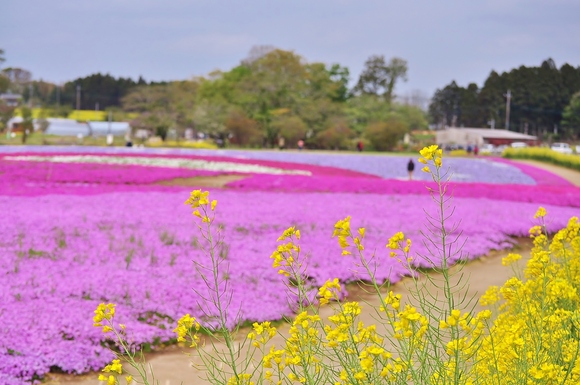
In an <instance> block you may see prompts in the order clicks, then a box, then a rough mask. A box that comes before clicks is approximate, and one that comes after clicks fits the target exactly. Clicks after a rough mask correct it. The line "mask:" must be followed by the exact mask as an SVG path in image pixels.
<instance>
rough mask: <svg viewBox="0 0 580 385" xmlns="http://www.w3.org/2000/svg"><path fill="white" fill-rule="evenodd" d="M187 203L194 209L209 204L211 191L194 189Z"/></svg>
mask: <svg viewBox="0 0 580 385" xmlns="http://www.w3.org/2000/svg"><path fill="white" fill-rule="evenodd" d="M185 204H186V205H188V206H191V208H193V209H195V208H197V207H199V206H205V205H207V204H209V191H201V190H193V191H192V192H191V194H190V196H189V198H188V199H187V200H186V201H185ZM216 204H217V202H216Z"/></svg>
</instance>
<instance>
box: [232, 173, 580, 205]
mask: <svg viewBox="0 0 580 385" xmlns="http://www.w3.org/2000/svg"><path fill="white" fill-rule="evenodd" d="M227 186H228V187H230V188H234V189H240V190H258V191H280V192H282V191H286V192H303V191H318V192H333V193H336V192H346V193H358V194H368V193H371V194H405V195H407V194H418V195H429V190H428V188H427V187H429V188H431V189H434V188H435V187H436V185H435V183H434V182H425V181H401V180H394V179H390V180H386V179H362V178H356V179H355V178H348V177H318V178H310V177H304V176H300V175H286V176H283V177H282V176H278V175H253V176H251V177H249V178H245V179H242V180H239V181H234V182H230V183H228V184H227ZM448 186H449V191H450V192H452V193H453V196H455V197H462V198H488V199H495V200H500V201H515V202H533V203H538V204H550V205H556V206H569V207H580V188H578V187H575V186H573V185H555V186H551V185H546V184H541V185H537V186H531V185H519V184H514V185H501V187H500V188H499V187H498V185H494V184H490V183H454V182H450V183H449V184H448Z"/></svg>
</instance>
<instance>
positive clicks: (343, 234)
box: [332, 216, 351, 255]
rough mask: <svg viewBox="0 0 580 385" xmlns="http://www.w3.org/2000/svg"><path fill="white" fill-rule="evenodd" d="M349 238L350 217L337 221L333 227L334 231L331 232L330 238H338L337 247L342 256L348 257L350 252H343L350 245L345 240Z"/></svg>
mask: <svg viewBox="0 0 580 385" xmlns="http://www.w3.org/2000/svg"><path fill="white" fill-rule="evenodd" d="M350 236H351V232H350V216H348V217H346V218H344V219H341V220H339V221H338V222H336V224H335V225H334V231H333V232H332V237H333V238H334V237H338V245H339V246H340V248H341V249H342V250H343V252H342V255H349V254H350V252H349V251H347V250H345V249H346V248H347V247H349V246H350V244H349V243H348V241H347V238H348V237H350Z"/></svg>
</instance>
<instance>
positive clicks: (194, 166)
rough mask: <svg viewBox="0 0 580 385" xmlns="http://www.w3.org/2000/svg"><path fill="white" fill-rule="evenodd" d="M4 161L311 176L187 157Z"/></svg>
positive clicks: (66, 157) (18, 158) (23, 157)
mask: <svg viewBox="0 0 580 385" xmlns="http://www.w3.org/2000/svg"><path fill="white" fill-rule="evenodd" d="M4 159H6V160H13V161H27V162H54V163H93V164H115V165H126V166H148V167H167V168H185V169H190V170H205V171H221V172H239V173H247V174H274V175H307V176H311V175H312V173H311V172H310V171H305V170H285V169H282V168H276V167H268V166H261V165H258V164H243V163H234V162H221V161H213V160H200V159H187V158H147V157H137V156H123V157H113V156H96V155H42V156H38V155H19V156H5V157H4Z"/></svg>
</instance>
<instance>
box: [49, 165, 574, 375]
mask: <svg viewBox="0 0 580 385" xmlns="http://www.w3.org/2000/svg"><path fill="white" fill-rule="evenodd" d="M518 162H521V163H526V164H532V165H534V166H536V167H539V168H543V169H545V170H548V171H550V172H553V173H554V174H558V175H560V176H561V177H563V178H565V179H567V180H569V181H570V182H572V183H573V184H575V185H576V186H580V172H578V171H573V170H568V169H565V168H562V167H558V166H553V165H549V164H544V163H539V162H534V161H520V160H518ZM530 249H531V242H530V241H529V240H527V239H522V240H520V242H519V243H518V245H517V246H516V250H515V252H518V253H520V254H522V255H523V257H524V260H526V259H527V258H529V255H530ZM508 252H509V251H506V250H504V251H501V252H493V253H491V254H490V255H488V256H486V257H483V258H480V259H478V260H476V261H472V262H470V263H468V264H466V265H464V267H463V269H462V270H461V273H460V274H459V275H458V276H456V277H462V278H463V280H464V281H468V282H469V286H468V288H467V293H466V294H467V298H476V297H478V296H480V295H481V294H482V293H483V292H484V291H485V290H486V289H487V288H488V287H489V286H492V285H496V286H501V285H502V284H503V283H504V282H505V281H506V280H507V279H508V278H510V277H512V276H513V271H512V270H511V269H510V268H506V267H504V266H502V264H501V259H502V258H503V257H504V256H506V255H507V254H508ZM522 265H523V264H521V265H520V266H522ZM431 276H432V277H435V279H436V278H437V275H431ZM409 282H410V280H403V281H402V282H400V283H398V284H396V285H394V286H393V288H392V289H393V291H395V292H397V293H401V294H402V295H403V297H405V296H406V295H407V294H408V292H409V290H408V284H409ZM425 290H428V291H429V292H430V293H431V294H434V295H439V296H441V295H442V293H441V291H440V290H439V289H438V288H436V287H433V286H432V285H427V286H426V287H425ZM349 292H350V295H349V299H350V300H359V301H364V302H368V304H366V305H363V313H362V314H361V319H362V321H363V322H364V323H365V324H367V325H368V324H374V323H376V322H375V321H374V318H373V315H374V313H373V311H372V310H371V309H373V308H376V307H377V306H378V300H377V299H376V298H374V297H372V296H369V295H368V294H366V293H365V292H364V291H363V290H361V289H359V288H357V287H350V288H349ZM329 314H330V313H329V309H328V308H326V309H325V310H323V311H322V312H321V316H322V317H323V318H324V316H325V315H329ZM288 328H289V326H288V325H282V326H281V327H280V328H279V331H280V333H281V335H279V336H276V337H275V338H274V339H273V343H274V344H276V345H277V346H281V345H282V344H283V341H284V338H283V336H285V335H287V331H288ZM241 334H243V333H241ZM147 359H148V363H149V364H150V365H151V367H152V368H153V372H154V373H155V376H156V378H157V380H158V383H159V385H179V384H182V383H183V384H184V385H187V384H200V385H205V384H209V382H207V381H205V380H202V379H200V377H202V376H203V372H202V371H200V370H199V369H198V368H196V367H199V364H200V361H199V358H197V357H196V355H195V353H194V352H193V350H191V349H184V348H180V347H177V346H173V347H170V348H166V349H164V350H163V351H162V352H157V353H153V354H150V355H148V356H147ZM97 375H98V374H97V373H89V374H86V375H81V376H73V375H54V374H50V375H48V376H47V380H46V381H45V383H46V384H50V385H56V384H65V385H100V384H102V383H100V382H99V381H98V380H97Z"/></svg>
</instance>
